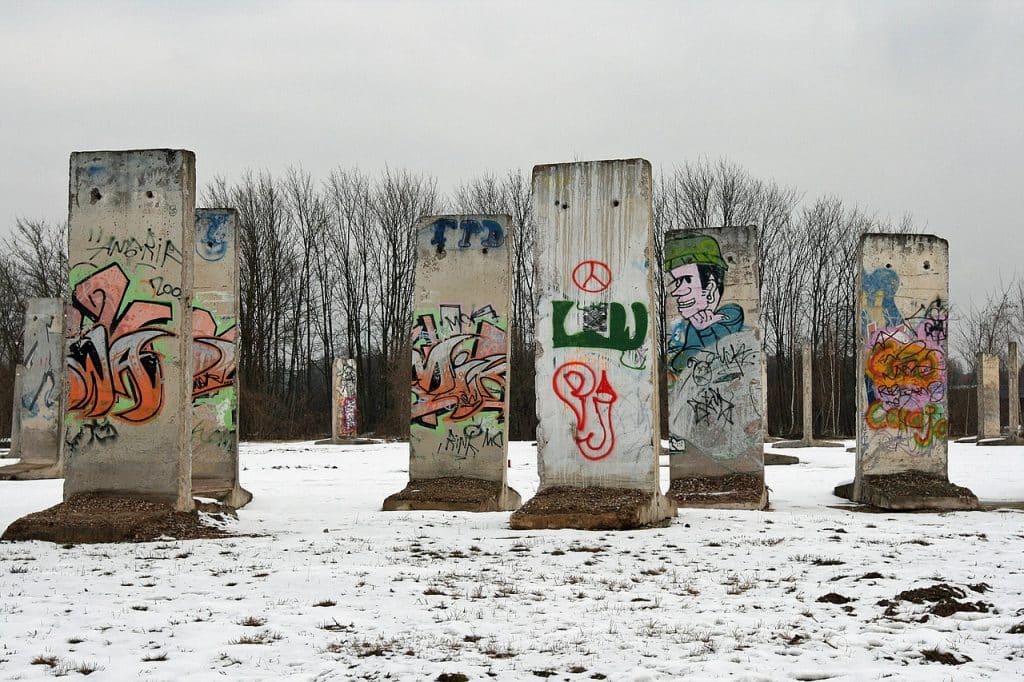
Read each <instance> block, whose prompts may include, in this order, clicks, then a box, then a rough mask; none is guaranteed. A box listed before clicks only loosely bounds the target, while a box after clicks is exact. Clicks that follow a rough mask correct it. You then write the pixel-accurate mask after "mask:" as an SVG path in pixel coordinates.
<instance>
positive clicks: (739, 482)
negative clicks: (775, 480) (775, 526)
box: [667, 474, 764, 506]
mask: <svg viewBox="0 0 1024 682" xmlns="http://www.w3.org/2000/svg"><path fill="white" fill-rule="evenodd" d="M667 494H668V496H669V497H671V498H673V499H674V500H676V501H678V502H679V504H681V505H687V504H714V505H721V506H727V505H729V504H746V505H759V504H760V502H761V499H762V497H763V495H764V479H763V478H762V477H761V476H758V475H757V474H729V475H727V476H706V477H699V478H678V479H676V480H674V481H672V483H671V485H670V486H669V488H668V493H667Z"/></svg>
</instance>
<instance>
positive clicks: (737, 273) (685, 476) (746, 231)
mask: <svg viewBox="0 0 1024 682" xmlns="http://www.w3.org/2000/svg"><path fill="white" fill-rule="evenodd" d="M663 266H664V269H663V275H664V278H665V291H666V295H667V300H666V301H665V327H664V333H665V334H666V337H667V343H666V349H667V352H666V354H667V362H668V367H667V371H668V382H667V383H668V409H669V419H668V423H669V431H670V432H671V434H672V438H671V442H672V443H676V444H681V445H682V448H681V449H678V450H677V449H673V451H672V452H670V460H669V462H670V472H671V479H672V484H671V486H670V487H669V492H668V494H669V496H670V497H672V498H674V499H675V500H676V502H678V503H679V505H680V506H688V507H721V508H727V509H764V508H765V507H767V506H768V493H767V490H766V489H765V485H764V448H763V443H764V434H763V431H762V421H761V409H762V396H761V324H760V319H759V315H760V305H759V296H758V289H757V228H756V227H721V228H715V229H708V230H701V231H693V230H677V231H672V232H669V233H668V234H667V235H666V236H665V263H664V264H663Z"/></svg>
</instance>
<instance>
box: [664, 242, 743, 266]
mask: <svg viewBox="0 0 1024 682" xmlns="http://www.w3.org/2000/svg"><path fill="white" fill-rule="evenodd" d="M691 264H692V265H715V266H718V267H720V268H722V269H723V270H728V269H729V266H728V265H726V264H725V259H723V258H722V251H721V249H719V248H718V242H717V241H715V238H714V237H709V236H707V235H705V234H681V235H674V236H672V237H670V238H669V239H668V241H666V242H665V269H666V270H672V269H674V268H678V267H679V266H680V265H691Z"/></svg>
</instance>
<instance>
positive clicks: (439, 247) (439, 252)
mask: <svg viewBox="0 0 1024 682" xmlns="http://www.w3.org/2000/svg"><path fill="white" fill-rule="evenodd" d="M437 255H438V256H443V255H444V246H442V245H441V244H438V245H437Z"/></svg>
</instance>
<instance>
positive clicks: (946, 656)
mask: <svg viewBox="0 0 1024 682" xmlns="http://www.w3.org/2000/svg"><path fill="white" fill-rule="evenodd" d="M921 655H922V656H924V660H926V661H928V662H929V663H941V664H943V665H963V664H964V663H968V662H970V661H971V660H973V659H972V658H971V657H970V656H964V657H963V658H962V659H961V658H957V657H956V656H955V655H953V654H951V653H949V652H948V651H947V652H943V651H939V650H938V649H924V650H922V651H921Z"/></svg>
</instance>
